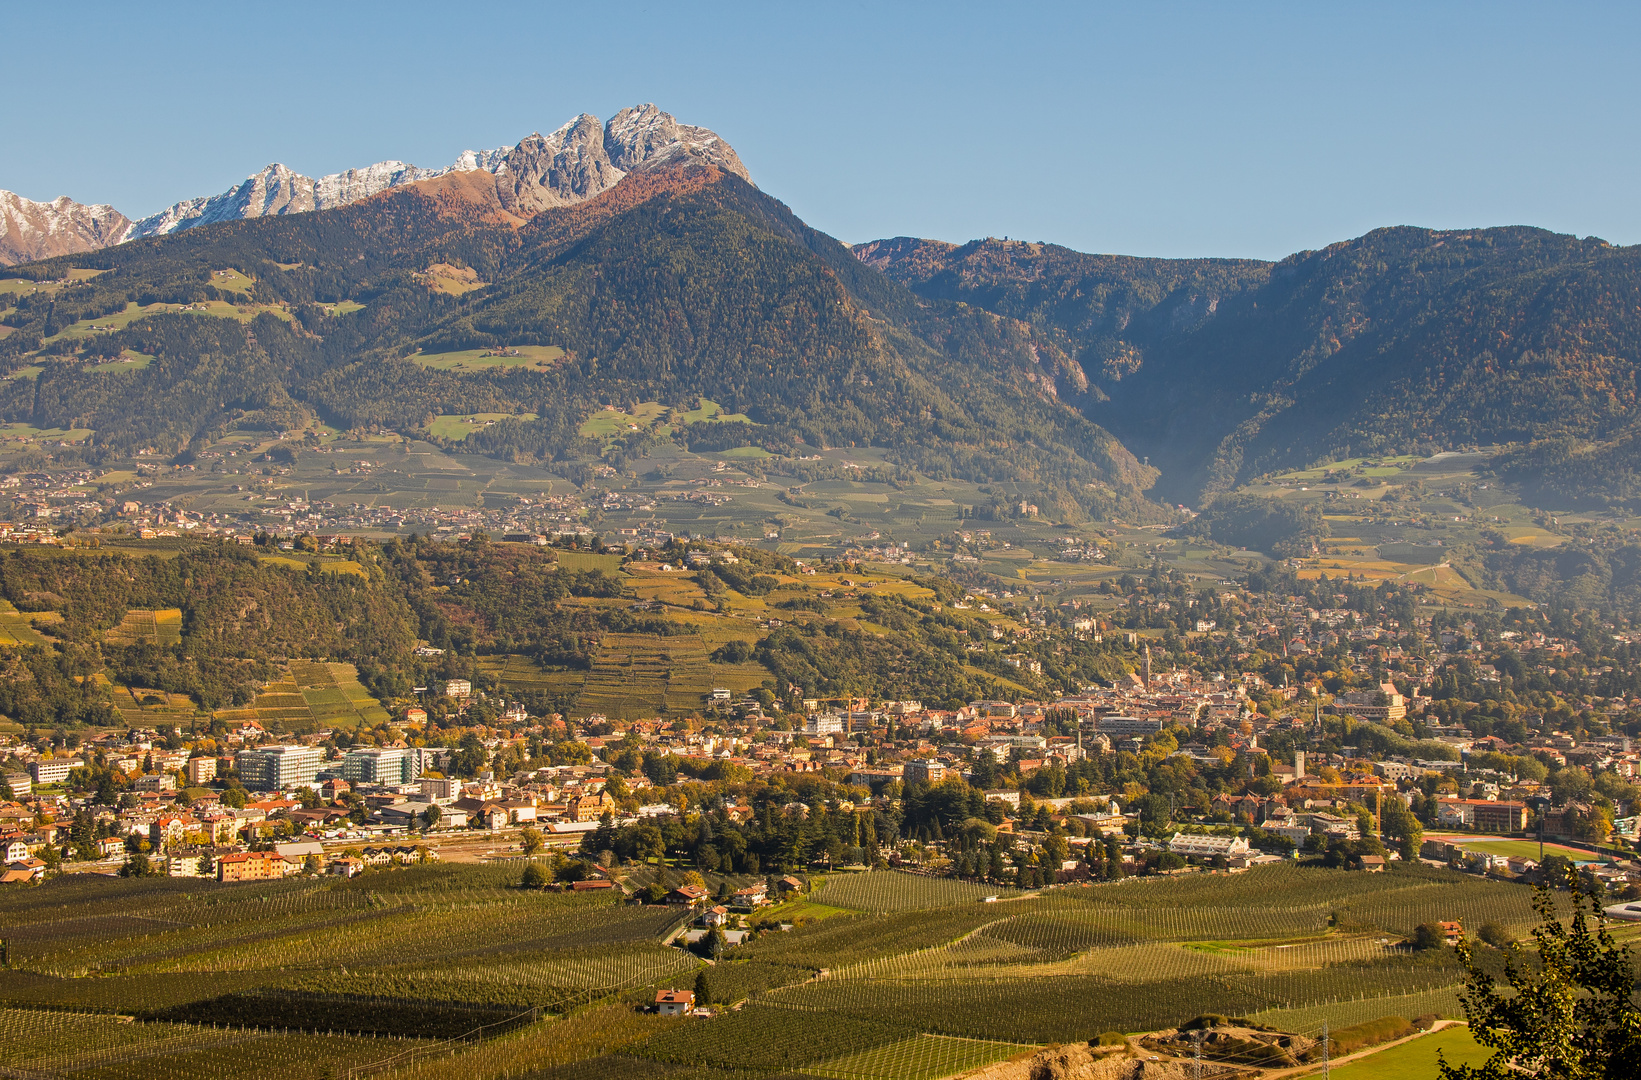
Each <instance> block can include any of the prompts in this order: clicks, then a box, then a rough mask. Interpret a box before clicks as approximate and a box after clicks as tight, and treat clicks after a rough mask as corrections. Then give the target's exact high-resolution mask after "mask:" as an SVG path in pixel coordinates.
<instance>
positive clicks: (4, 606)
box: [0, 600, 62, 646]
mask: <svg viewBox="0 0 1641 1080" xmlns="http://www.w3.org/2000/svg"><path fill="white" fill-rule="evenodd" d="M61 620H62V616H61V615H59V614H57V613H56V612H54V611H47V612H31V613H29V614H27V615H25V614H23V613H22V612H20V611H18V610H17V606H16V605H15V604H13V603H12V602H11V601H10V600H0V646H16V645H37V646H41V645H49V644H51V642H50V640H49V639H47V638H46V636H45V635H44V634H42V633H40V631H39V630H36V629H35V626H36V625H37V624H41V623H47V624H49V623H51V622H54V621H61Z"/></svg>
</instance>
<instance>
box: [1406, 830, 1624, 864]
mask: <svg viewBox="0 0 1641 1080" xmlns="http://www.w3.org/2000/svg"><path fill="white" fill-rule="evenodd" d="M1430 839H1432V840H1441V839H1444V837H1441V836H1431V837H1430ZM1456 842H1457V843H1458V844H1459V846H1460V847H1462V848H1464V850H1466V851H1475V852H1479V853H1481V854H1484V855H1503V856H1505V857H1506V858H1511V859H1534V860H1537V859H1538V857H1539V846H1538V841H1537V840H1459V841H1456ZM1544 854H1546V855H1561V856H1564V857H1566V858H1568V859H1572V860H1573V861H1574V862H1592V861H1600V857H1599V856H1597V855H1596V854H1595V853H1594V852H1590V851H1584V850H1582V849H1581V848H1571V847H1564V846H1562V845H1561V844H1553V843H1546V844H1545V845H1544Z"/></svg>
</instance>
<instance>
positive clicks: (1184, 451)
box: [856, 228, 1641, 500]
mask: <svg viewBox="0 0 1641 1080" xmlns="http://www.w3.org/2000/svg"><path fill="white" fill-rule="evenodd" d="M856 251H857V255H859V256H860V257H861V258H863V259H865V260H867V261H869V262H871V263H872V264H873V265H875V266H878V267H880V268H881V269H883V270H884V272H885V273H886V274H888V275H889V276H890V277H893V278H895V279H896V280H899V281H902V282H903V283H905V284H907V285H908V286H909V287H911V288H912V289H914V290H915V291H917V292H918V293H920V294H921V295H925V296H929V297H938V298H941V299H947V300H961V301H964V302H967V303H970V304H974V305H977V306H981V307H985V308H987V309H989V310H993V311H996V312H998V313H1001V314H1004V315H1008V316H1010V317H1013V318H1018V319H1022V320H1025V321H1028V322H1030V323H1031V324H1032V325H1033V327H1034V328H1035V329H1036V330H1037V331H1038V332H1039V333H1041V334H1043V335H1045V336H1048V337H1050V338H1052V339H1053V340H1055V341H1057V342H1058V343H1060V344H1061V345H1062V347H1063V348H1065V349H1066V351H1067V352H1068V353H1069V354H1070V355H1071V356H1072V357H1073V358H1074V359H1075V360H1076V362H1077V363H1078V364H1079V366H1081V367H1082V368H1083V369H1084V370H1085V371H1086V372H1087V373H1088V376H1089V378H1090V380H1091V383H1092V384H1093V386H1094V387H1095V388H1097V390H1098V393H1095V392H1092V391H1091V392H1090V393H1089V394H1087V395H1085V396H1084V397H1083V398H1082V399H1081V401H1080V404H1081V405H1082V407H1083V409H1084V411H1085V413H1086V414H1087V415H1088V416H1089V417H1090V418H1092V419H1095V420H1096V421H1098V422H1100V423H1102V424H1103V425H1105V426H1106V427H1107V428H1109V429H1110V430H1111V431H1112V432H1113V433H1114V434H1116V435H1117V436H1118V437H1119V438H1121V439H1122V440H1123V441H1124V443H1125V444H1126V445H1128V446H1129V447H1130V448H1131V449H1132V450H1133V451H1134V452H1135V453H1136V454H1141V455H1147V456H1149V457H1150V460H1151V462H1152V464H1154V465H1161V467H1162V470H1163V474H1162V479H1161V481H1160V483H1159V486H1158V489H1157V490H1158V491H1159V492H1160V493H1161V494H1163V495H1164V496H1165V497H1176V498H1190V499H1193V500H1196V499H1201V498H1202V497H1204V496H1207V495H1211V494H1213V493H1215V492H1218V491H1222V490H1226V489H1228V488H1230V487H1232V486H1234V485H1235V484H1237V483H1238V482H1240V481H1242V480H1245V479H1247V478H1248V477H1250V476H1253V475H1258V474H1261V473H1264V472H1267V471H1269V470H1272V469H1275V468H1280V467H1289V466H1295V465H1302V464H1306V463H1309V462H1313V461H1317V460H1324V459H1327V458H1330V457H1343V456H1349V455H1350V454H1384V453H1392V452H1400V451H1409V450H1435V449H1441V448H1451V447H1455V446H1462V445H1466V444H1481V445H1486V444H1498V443H1503V444H1517V445H1518V447H1519V450H1518V452H1517V453H1515V454H1513V455H1512V456H1511V457H1509V458H1508V459H1507V460H1506V461H1505V462H1501V464H1504V465H1508V466H1510V467H1511V468H1512V469H1513V475H1514V477H1515V478H1516V479H1519V480H1522V481H1525V482H1528V483H1529V484H1534V485H1539V486H1541V487H1542V488H1543V494H1544V496H1545V497H1549V498H1569V497H1573V498H1590V497H1600V496H1603V495H1605V496H1608V497H1611V496H1619V497H1624V496H1627V495H1630V494H1633V493H1634V492H1633V491H1632V488H1633V487H1634V484H1635V481H1634V475H1635V473H1634V465H1635V463H1636V458H1637V455H1636V452H1635V450H1634V448H1633V443H1634V431H1635V425H1636V424H1637V422H1638V419H1641V413H1638V411H1637V402H1636V376H1637V365H1638V360H1641V251H1638V249H1635V248H1617V247H1612V246H1610V245H1608V244H1606V243H1605V242H1603V241H1600V240H1598V239H1595V238H1586V239H1582V240H1580V239H1578V238H1575V237H1571V236H1562V235H1558V234H1555V233H1550V232H1546V231H1544V230H1541V229H1531V228H1500V229H1484V230H1475V231H1465V232H1436V231H1431V230H1426V229H1414V228H1391V229H1380V230H1376V231H1374V232H1372V233H1369V234H1367V235H1366V236H1363V237H1360V238H1358V239H1355V240H1350V241H1346V242H1343V243H1339V244H1334V245H1331V246H1329V247H1327V248H1325V249H1323V250H1321V251H1308V252H1301V253H1299V254H1296V255H1293V256H1290V257H1289V258H1287V259H1284V260H1282V261H1281V262H1280V263H1276V264H1274V265H1272V264H1262V263H1253V262H1246V263H1244V262H1235V261H1229V260H1157V259H1120V258H1116V257H1111V256H1092V255H1081V254H1079V253H1076V252H1070V251H1067V250H1066V249H1063V248H1055V247H1053V246H1050V245H1027V244H1019V243H1005V242H1001V241H982V242H976V243H973V244H969V245H966V246H964V247H961V248H952V247H948V246H945V245H935V244H931V243H930V242H926V241H908V240H905V239H900V240H894V241H880V242H878V243H876V244H870V245H862V246H861V247H860V248H857V249H856ZM1534 444H1537V445H1534Z"/></svg>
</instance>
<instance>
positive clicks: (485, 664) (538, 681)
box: [479, 654, 587, 695]
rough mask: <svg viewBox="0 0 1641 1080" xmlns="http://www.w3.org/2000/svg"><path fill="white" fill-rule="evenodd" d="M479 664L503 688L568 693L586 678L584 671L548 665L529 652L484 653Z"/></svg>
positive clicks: (576, 689)
mask: <svg viewBox="0 0 1641 1080" xmlns="http://www.w3.org/2000/svg"><path fill="white" fill-rule="evenodd" d="M479 667H480V668H481V669H482V670H483V671H484V672H485V674H487V675H489V676H490V677H491V678H493V679H495V680H496V682H497V684H499V685H500V687H501V689H502V691H503V692H506V691H509V690H510V691H513V692H515V693H531V692H535V693H548V694H557V695H570V694H575V693H576V692H578V691H579V690H580V689H581V687H582V686H583V684H585V683H586V681H587V673H586V672H584V671H577V670H574V669H547V668H543V667H542V666H541V665H540V664H538V663H536V661H535V660H533V659H531V658H530V657H528V656H519V655H517V654H510V655H507V656H486V657H480V658H479Z"/></svg>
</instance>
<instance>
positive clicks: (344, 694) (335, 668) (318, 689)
mask: <svg viewBox="0 0 1641 1080" xmlns="http://www.w3.org/2000/svg"><path fill="white" fill-rule="evenodd" d="M288 671H289V674H288V676H287V677H286V678H285V679H284V680H282V681H279V682H273V683H269V684H268V685H267V686H265V687H263V688H262V690H261V692H260V693H258V694H257V696H256V700H255V701H253V702H251V704H250V705H249V706H246V707H244V708H238V709H218V710H217V711H216V712H215V713H214V714H213V715H215V716H216V718H217V719H219V720H225V721H228V722H229V723H242V722H244V721H247V720H254V721H256V722H257V723H259V724H261V725H262V726H263V727H265V728H268V729H269V730H279V731H289V732H305V731H314V730H317V729H320V728H359V727H373V726H375V725H376V724H380V723H384V722H386V721H387V720H388V719H389V715H388V712H387V710H386V709H384V708H382V706H381V703H380V702H378V701H377V700H376V699H375V698H373V697H371V695H370V692H369V691H368V690H366V689H365V688H364V686H363V685H362V684H361V683H360V682H359V672H358V669H357V668H355V667H354V666H353V665H352V664H337V663H324V662H321V661H314V660H292V661H291V662H290V664H289V669H288Z"/></svg>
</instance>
